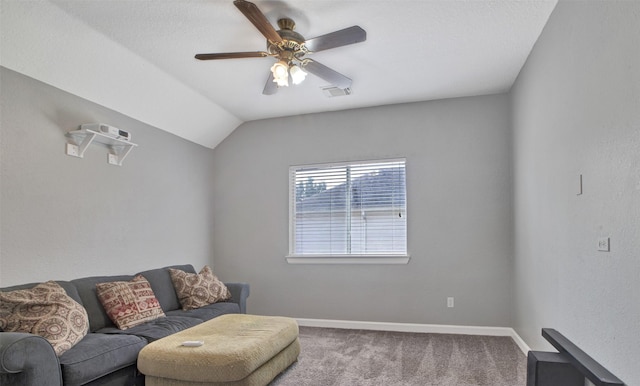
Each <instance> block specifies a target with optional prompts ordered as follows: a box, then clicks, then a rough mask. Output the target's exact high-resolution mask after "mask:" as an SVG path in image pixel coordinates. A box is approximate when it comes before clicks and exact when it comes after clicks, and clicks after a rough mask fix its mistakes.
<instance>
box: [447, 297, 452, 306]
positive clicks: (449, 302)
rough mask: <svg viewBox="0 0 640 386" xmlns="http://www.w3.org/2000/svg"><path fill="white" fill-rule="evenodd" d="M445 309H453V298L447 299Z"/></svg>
mask: <svg viewBox="0 0 640 386" xmlns="http://www.w3.org/2000/svg"><path fill="white" fill-rule="evenodd" d="M447 307H449V308H453V298H447Z"/></svg>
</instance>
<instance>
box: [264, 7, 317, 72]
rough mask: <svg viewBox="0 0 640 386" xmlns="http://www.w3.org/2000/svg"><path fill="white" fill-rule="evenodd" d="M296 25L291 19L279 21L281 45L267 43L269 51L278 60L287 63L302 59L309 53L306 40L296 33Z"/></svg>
mask: <svg viewBox="0 0 640 386" xmlns="http://www.w3.org/2000/svg"><path fill="white" fill-rule="evenodd" d="M295 26H296V23H295V22H294V21H293V20H292V19H289V18H282V19H279V20H278V27H280V30H278V31H277V32H278V35H280V37H281V38H282V42H280V43H272V42H269V41H267V51H268V52H269V53H270V54H273V55H276V56H277V57H278V59H280V60H285V61H287V62H289V61H291V60H293V59H300V58H302V57H303V56H304V55H305V54H307V53H308V52H309V50H308V49H307V47H306V46H305V45H304V42H305V39H304V37H303V36H302V35H300V34H299V33H297V32H296V31H294V30H293V29H294V28H295Z"/></svg>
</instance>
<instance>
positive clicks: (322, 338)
mask: <svg viewBox="0 0 640 386" xmlns="http://www.w3.org/2000/svg"><path fill="white" fill-rule="evenodd" d="M300 344H301V347H302V348H301V352H300V356H299V359H298V362H296V363H295V364H293V365H292V366H291V367H290V368H289V369H287V370H286V371H285V372H284V373H282V374H281V375H279V376H278V377H277V378H276V379H275V380H274V381H273V382H272V384H271V385H272V386H308V385H309V386H311V385H312V386H330V385H334V386H365V385H366V386H369V385H371V386H373V385H375V386H387V385H390V386H396V385H405V386H413V385H416V386H417V385H420V386H426V385H438V386H464V385H473V386H485V385H486V386H524V385H525V384H526V370H527V369H526V357H525V355H524V354H523V353H522V351H520V349H519V348H518V347H517V346H516V344H515V343H514V342H513V340H512V339H511V338H509V337H495V336H474V335H448V334H420V333H403V332H384V331H365V330H341V329H330V328H312V327H300Z"/></svg>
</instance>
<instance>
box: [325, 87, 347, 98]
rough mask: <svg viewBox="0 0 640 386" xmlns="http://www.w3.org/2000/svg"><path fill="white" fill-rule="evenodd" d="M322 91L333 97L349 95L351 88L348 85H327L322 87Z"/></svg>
mask: <svg viewBox="0 0 640 386" xmlns="http://www.w3.org/2000/svg"><path fill="white" fill-rule="evenodd" d="M322 91H323V92H324V94H325V95H326V96H327V97H329V98H333V97H337V96H344V95H351V88H350V87H347V88H340V87H335V86H329V87H323V88H322Z"/></svg>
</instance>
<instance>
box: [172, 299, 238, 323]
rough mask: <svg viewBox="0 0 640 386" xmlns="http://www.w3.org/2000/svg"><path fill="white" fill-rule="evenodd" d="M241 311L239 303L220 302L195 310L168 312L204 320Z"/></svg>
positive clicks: (173, 314)
mask: <svg viewBox="0 0 640 386" xmlns="http://www.w3.org/2000/svg"><path fill="white" fill-rule="evenodd" d="M239 313H240V306H239V305H238V303H232V302H218V303H214V304H209V305H208V306H204V307H200V308H197V309H195V310H189V311H183V310H174V311H169V312H167V316H186V317H189V318H198V319H200V320H201V321H203V322H204V321H207V320H210V319H213V318H215V317H217V316H220V315H225V314H239Z"/></svg>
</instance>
